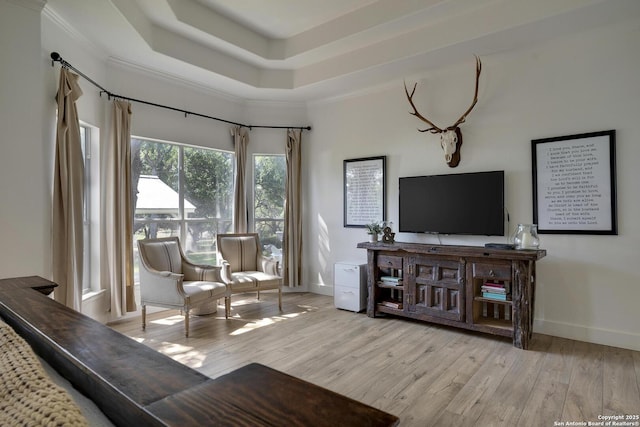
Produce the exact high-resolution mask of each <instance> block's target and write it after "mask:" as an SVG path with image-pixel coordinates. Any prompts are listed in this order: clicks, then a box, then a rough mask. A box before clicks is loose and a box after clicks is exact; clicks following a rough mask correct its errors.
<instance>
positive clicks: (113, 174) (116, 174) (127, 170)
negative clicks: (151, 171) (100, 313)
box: [101, 100, 136, 317]
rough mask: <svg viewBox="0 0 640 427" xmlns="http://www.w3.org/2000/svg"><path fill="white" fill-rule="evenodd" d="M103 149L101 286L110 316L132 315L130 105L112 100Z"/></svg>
mask: <svg viewBox="0 0 640 427" xmlns="http://www.w3.org/2000/svg"><path fill="white" fill-rule="evenodd" d="M111 119H112V127H111V135H110V137H109V143H108V145H107V147H106V148H105V152H104V158H105V173H104V183H105V189H104V204H103V206H104V214H105V218H104V227H103V234H102V243H103V245H102V251H101V253H102V267H103V268H102V269H101V271H102V272H103V283H105V284H106V286H107V287H108V289H110V297H111V315H112V316H116V317H121V316H122V315H124V313H126V312H128V311H135V310H136V304H135V297H134V294H133V203H132V200H131V199H132V189H131V144H130V140H131V104H130V103H129V102H126V101H120V100H114V101H113V108H112V118H111Z"/></svg>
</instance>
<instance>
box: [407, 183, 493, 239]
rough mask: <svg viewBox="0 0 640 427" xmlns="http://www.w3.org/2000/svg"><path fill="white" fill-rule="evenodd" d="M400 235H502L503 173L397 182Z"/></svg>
mask: <svg viewBox="0 0 640 427" xmlns="http://www.w3.org/2000/svg"><path fill="white" fill-rule="evenodd" d="M399 184H400V188H399V195H400V203H399V212H398V213H399V215H398V216H399V219H400V224H399V226H398V228H399V231H400V232H409V233H438V234H469V235H479V236H480V235H483V236H503V235H504V171H491V172H474V173H460V174H446V175H429V176H412V177H401V178H399Z"/></svg>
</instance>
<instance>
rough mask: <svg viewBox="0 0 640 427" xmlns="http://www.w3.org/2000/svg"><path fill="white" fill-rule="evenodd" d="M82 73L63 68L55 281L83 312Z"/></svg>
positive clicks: (65, 300)
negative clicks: (79, 108) (80, 100)
mask: <svg viewBox="0 0 640 427" xmlns="http://www.w3.org/2000/svg"><path fill="white" fill-rule="evenodd" d="M81 95H82V90H81V89H80V86H79V85H78V75H76V74H73V73H71V72H70V71H69V70H67V69H66V68H62V69H60V83H59V85H58V94H57V96H56V99H57V102H58V122H57V127H56V160H55V172H54V174H55V176H54V184H53V185H54V188H53V218H52V221H53V235H52V240H53V241H52V250H53V254H52V255H53V256H52V259H53V281H54V282H55V283H57V284H58V287H57V288H56V290H55V292H54V297H55V299H56V301H58V302H60V303H62V304H64V305H66V306H67V307H70V308H73V309H74V310H77V311H80V308H81V302H82V273H83V262H82V261H83V224H82V223H83V218H82V211H83V197H84V161H83V159H82V147H81V145H80V144H81V142H80V123H79V122H78V112H77V110H76V100H78V98H80V96H81Z"/></svg>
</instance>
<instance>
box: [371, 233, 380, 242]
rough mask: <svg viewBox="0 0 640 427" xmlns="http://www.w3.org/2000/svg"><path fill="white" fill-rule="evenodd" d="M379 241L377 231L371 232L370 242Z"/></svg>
mask: <svg viewBox="0 0 640 427" xmlns="http://www.w3.org/2000/svg"><path fill="white" fill-rule="evenodd" d="M377 241H378V235H377V234H376V233H372V234H369V242H371V243H376V242H377Z"/></svg>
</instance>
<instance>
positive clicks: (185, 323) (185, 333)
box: [184, 308, 189, 338]
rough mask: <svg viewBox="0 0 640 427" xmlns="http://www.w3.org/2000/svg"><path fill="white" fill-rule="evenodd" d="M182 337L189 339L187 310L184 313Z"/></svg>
mask: <svg viewBox="0 0 640 427" xmlns="http://www.w3.org/2000/svg"><path fill="white" fill-rule="evenodd" d="M184 336H185V338H189V309H188V308H187V309H186V310H185V311H184Z"/></svg>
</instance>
